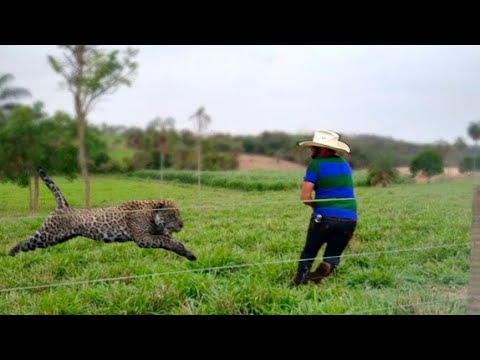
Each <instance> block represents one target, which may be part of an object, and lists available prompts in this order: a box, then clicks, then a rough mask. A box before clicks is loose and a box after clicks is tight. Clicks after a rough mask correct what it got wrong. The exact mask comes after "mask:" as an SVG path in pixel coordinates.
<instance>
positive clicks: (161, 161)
mask: <svg viewBox="0 0 480 360" xmlns="http://www.w3.org/2000/svg"><path fill="white" fill-rule="evenodd" d="M164 158H165V154H164V153H163V152H162V151H160V182H161V183H162V184H163V161H164Z"/></svg>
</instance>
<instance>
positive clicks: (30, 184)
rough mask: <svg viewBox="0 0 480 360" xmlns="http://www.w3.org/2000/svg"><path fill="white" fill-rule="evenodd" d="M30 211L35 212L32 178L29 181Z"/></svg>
mask: <svg viewBox="0 0 480 360" xmlns="http://www.w3.org/2000/svg"><path fill="white" fill-rule="evenodd" d="M28 195H29V196H28V209H29V210H30V212H33V193H32V177H31V176H30V177H29V179H28Z"/></svg>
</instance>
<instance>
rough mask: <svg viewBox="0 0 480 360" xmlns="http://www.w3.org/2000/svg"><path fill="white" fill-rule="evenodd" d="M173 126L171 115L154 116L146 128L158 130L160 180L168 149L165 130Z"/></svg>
mask: <svg viewBox="0 0 480 360" xmlns="http://www.w3.org/2000/svg"><path fill="white" fill-rule="evenodd" d="M174 126H175V120H174V119H173V118H172V117H167V118H166V119H162V118H160V117H158V116H157V117H156V118H155V119H153V120H152V121H151V122H150V124H149V125H148V127H147V128H148V129H151V130H154V131H157V130H158V148H159V151H160V182H163V163H164V161H165V154H166V153H167V151H168V135H167V130H168V129H173V128H174Z"/></svg>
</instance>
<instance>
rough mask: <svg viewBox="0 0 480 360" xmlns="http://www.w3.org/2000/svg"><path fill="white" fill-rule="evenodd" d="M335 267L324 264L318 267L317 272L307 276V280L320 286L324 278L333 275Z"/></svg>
mask: <svg viewBox="0 0 480 360" xmlns="http://www.w3.org/2000/svg"><path fill="white" fill-rule="evenodd" d="M333 269H334V266H332V265H330V264H329V263H327V262H322V263H321V264H320V265H318V267H317V269H316V270H315V271H312V272H311V273H309V274H308V275H307V280H310V281H313V282H314V283H315V284H319V283H320V281H322V279H323V278H326V277H327V276H328V275H330V274H331V273H332V271H333Z"/></svg>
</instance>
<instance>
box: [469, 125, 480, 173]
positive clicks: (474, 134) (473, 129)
mask: <svg viewBox="0 0 480 360" xmlns="http://www.w3.org/2000/svg"><path fill="white" fill-rule="evenodd" d="M468 135H470V137H471V138H472V139H473V141H475V147H476V148H477V149H478V140H480V122H476V123H475V122H473V123H470V125H469V126H468ZM473 171H477V155H474V156H473Z"/></svg>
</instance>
